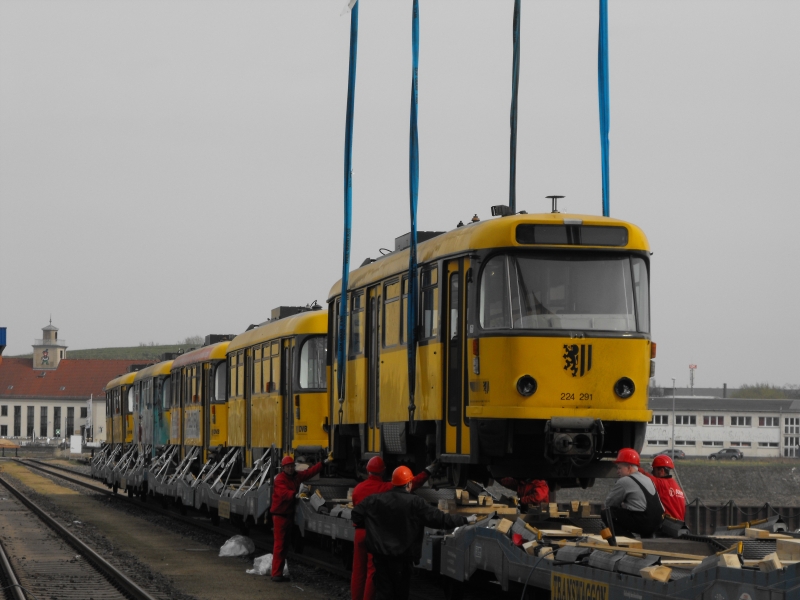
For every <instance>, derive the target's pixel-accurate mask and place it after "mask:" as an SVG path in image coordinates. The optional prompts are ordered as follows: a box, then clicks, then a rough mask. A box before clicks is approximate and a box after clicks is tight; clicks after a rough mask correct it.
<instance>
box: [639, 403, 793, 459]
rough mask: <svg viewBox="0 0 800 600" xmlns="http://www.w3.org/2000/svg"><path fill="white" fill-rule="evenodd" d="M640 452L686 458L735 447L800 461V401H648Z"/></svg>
mask: <svg viewBox="0 0 800 600" xmlns="http://www.w3.org/2000/svg"><path fill="white" fill-rule="evenodd" d="M650 410H652V411H653V418H652V420H651V421H650V423H649V424H648V426H647V434H646V436H645V445H644V448H643V449H642V453H643V454H645V455H653V454H658V453H659V452H662V451H663V450H667V449H669V448H672V447H673V433H674V447H675V449H676V450H683V451H684V452H685V453H686V456H687V457H690V456H695V457H704V456H708V455H709V454H711V453H713V452H717V451H718V450H721V449H723V448H737V449H738V450H740V451H741V452H742V453H743V454H744V456H745V457H746V458H747V457H754V458H757V457H763V458H767V457H779V456H782V457H800V400H747V399H739V398H716V397H698V396H683V397H676V398H675V402H674V410H673V399H672V398H671V397H662V398H650Z"/></svg>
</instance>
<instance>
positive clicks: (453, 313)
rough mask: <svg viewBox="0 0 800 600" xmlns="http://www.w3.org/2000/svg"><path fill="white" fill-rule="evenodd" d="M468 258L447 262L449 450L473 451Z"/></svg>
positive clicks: (447, 439)
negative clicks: (468, 362)
mask: <svg viewBox="0 0 800 600" xmlns="http://www.w3.org/2000/svg"><path fill="white" fill-rule="evenodd" d="M468 263H469V261H468V260H467V259H463V258H460V259H455V260H451V261H447V262H446V263H445V269H444V272H445V273H446V279H445V281H444V284H443V285H444V286H445V287H444V290H443V291H444V296H445V303H446V304H445V306H446V309H445V314H444V321H445V328H444V334H445V342H444V348H445V367H446V368H445V418H446V426H445V452H446V453H447V454H467V455H469V430H468V429H467V421H466V418H465V417H466V398H467V394H466V389H467V388H466V385H465V380H466V371H465V368H464V364H465V359H466V356H467V352H466V350H467V348H466V339H467V335H466V297H467V295H466V294H465V287H466V286H465V285H464V273H466V272H467V269H468V268H469V264H468Z"/></svg>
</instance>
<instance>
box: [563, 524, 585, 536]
mask: <svg viewBox="0 0 800 600" xmlns="http://www.w3.org/2000/svg"><path fill="white" fill-rule="evenodd" d="M561 531H563V532H565V533H574V534H575V535H580V534H582V533H583V529H581V528H580V527H575V526H573V525H562V526H561Z"/></svg>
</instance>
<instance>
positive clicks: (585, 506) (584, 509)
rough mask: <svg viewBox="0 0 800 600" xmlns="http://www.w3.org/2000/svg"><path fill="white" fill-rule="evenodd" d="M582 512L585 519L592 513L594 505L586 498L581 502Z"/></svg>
mask: <svg viewBox="0 0 800 600" xmlns="http://www.w3.org/2000/svg"><path fill="white" fill-rule="evenodd" d="M580 512H581V517H582V518H584V519H585V518H587V517H590V516H591V515H592V507H591V506H590V505H589V502H587V501H586V500H584V501H583V502H581V511H580Z"/></svg>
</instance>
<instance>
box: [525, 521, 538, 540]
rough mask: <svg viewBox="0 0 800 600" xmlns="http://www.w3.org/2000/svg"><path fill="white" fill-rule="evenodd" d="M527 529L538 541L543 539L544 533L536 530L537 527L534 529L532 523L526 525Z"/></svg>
mask: <svg viewBox="0 0 800 600" xmlns="http://www.w3.org/2000/svg"><path fill="white" fill-rule="evenodd" d="M525 529H527V530H528V531H530V532H531V533H532V534H533V535H535V536H536V539H537V540H540V539H542V532H541V531H539V530H538V529H536V527H534V526H533V525H531V524H530V523H525Z"/></svg>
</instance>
